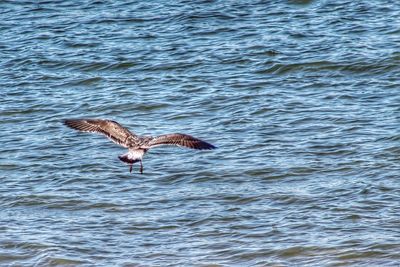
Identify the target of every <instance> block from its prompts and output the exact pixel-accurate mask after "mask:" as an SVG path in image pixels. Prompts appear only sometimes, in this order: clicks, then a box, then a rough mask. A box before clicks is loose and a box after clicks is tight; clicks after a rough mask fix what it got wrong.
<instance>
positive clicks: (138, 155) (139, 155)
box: [128, 149, 146, 159]
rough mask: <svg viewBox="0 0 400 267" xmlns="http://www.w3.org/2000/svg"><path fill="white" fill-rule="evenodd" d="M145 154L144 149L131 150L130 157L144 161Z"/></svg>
mask: <svg viewBox="0 0 400 267" xmlns="http://www.w3.org/2000/svg"><path fill="white" fill-rule="evenodd" d="M145 153H146V152H145V151H144V150H143V149H132V150H129V152H128V155H129V157H130V158H132V159H142V158H143V155H144V154H145Z"/></svg>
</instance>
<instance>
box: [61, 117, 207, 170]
mask: <svg viewBox="0 0 400 267" xmlns="http://www.w3.org/2000/svg"><path fill="white" fill-rule="evenodd" d="M63 123H64V124H65V125H67V126H68V127H70V128H73V129H75V130H78V131H81V132H90V133H99V134H103V135H105V136H106V137H108V138H109V139H110V140H111V141H113V142H114V143H116V144H119V145H121V146H123V147H125V148H127V149H128V153H125V154H122V155H119V156H118V158H119V159H120V160H121V161H123V162H125V163H127V164H129V166H130V167H129V172H132V165H133V164H134V163H135V162H140V173H143V163H142V159H143V156H144V155H145V154H146V152H147V151H148V150H149V149H150V148H153V147H157V146H163V145H175V146H182V147H187V148H192V149H199V150H202V149H214V148H215V146H213V145H212V144H209V143H207V142H205V141H202V140H200V139H197V138H195V137H193V136H190V135H187V134H180V133H173V134H163V135H159V136H155V137H153V136H139V135H136V134H134V133H132V132H130V131H129V130H128V129H126V128H125V127H123V126H122V125H121V124H119V123H118V122H116V121H112V120H100V119H67V120H64V121H63Z"/></svg>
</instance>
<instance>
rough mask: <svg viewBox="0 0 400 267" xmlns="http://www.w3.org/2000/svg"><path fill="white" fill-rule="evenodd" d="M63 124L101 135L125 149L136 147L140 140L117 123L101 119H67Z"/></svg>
mask: <svg viewBox="0 0 400 267" xmlns="http://www.w3.org/2000/svg"><path fill="white" fill-rule="evenodd" d="M63 123H64V124H65V125H67V126H68V127H70V128H73V129H75V130H78V131H81V132H91V133H100V134H103V135H105V136H107V137H108V138H109V139H110V140H111V141H113V142H114V143H117V144H119V145H121V146H123V147H126V148H129V147H132V146H135V145H136V144H137V143H138V141H139V138H138V136H137V135H135V134H133V133H131V132H130V131H129V130H128V129H126V128H125V127H123V126H122V125H121V124H119V123H118V122H116V121H111V120H99V119H67V120H64V121H63Z"/></svg>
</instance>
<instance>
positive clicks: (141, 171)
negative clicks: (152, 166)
mask: <svg viewBox="0 0 400 267" xmlns="http://www.w3.org/2000/svg"><path fill="white" fill-rule="evenodd" d="M140 174H143V164H142V161H140Z"/></svg>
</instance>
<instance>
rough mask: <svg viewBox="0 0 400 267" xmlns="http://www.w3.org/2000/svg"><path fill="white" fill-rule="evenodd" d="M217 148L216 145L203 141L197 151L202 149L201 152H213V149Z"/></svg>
mask: <svg viewBox="0 0 400 267" xmlns="http://www.w3.org/2000/svg"><path fill="white" fill-rule="evenodd" d="M216 148H217V147H216V146H214V145H212V144H210V143H207V142H204V141H202V142H201V143H200V144H199V146H198V148H197V149H200V150H203V149H204V150H211V149H216Z"/></svg>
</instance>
